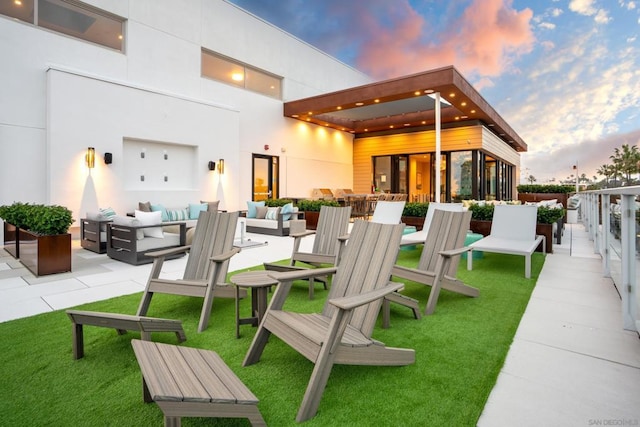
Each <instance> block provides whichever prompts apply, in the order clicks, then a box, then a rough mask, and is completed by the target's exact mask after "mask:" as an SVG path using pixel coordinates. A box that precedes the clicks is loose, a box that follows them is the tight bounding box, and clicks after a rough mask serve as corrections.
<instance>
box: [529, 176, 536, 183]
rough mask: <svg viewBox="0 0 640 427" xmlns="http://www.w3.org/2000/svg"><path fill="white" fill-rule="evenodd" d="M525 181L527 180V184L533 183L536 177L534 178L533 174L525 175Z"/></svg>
mask: <svg viewBox="0 0 640 427" xmlns="http://www.w3.org/2000/svg"><path fill="white" fill-rule="evenodd" d="M527 181H529V184H533V183H534V182H536V181H537V179H536V177H535V176H533V175H529V176H528V177H527Z"/></svg>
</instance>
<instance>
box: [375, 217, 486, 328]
mask: <svg viewBox="0 0 640 427" xmlns="http://www.w3.org/2000/svg"><path fill="white" fill-rule="evenodd" d="M470 222H471V211H466V212H452V211H444V210H440V209H436V210H435V211H434V213H433V217H432V218H431V226H430V227H429V231H428V233H427V237H426V239H425V241H424V242H423V243H424V248H423V249H422V255H421V256H420V261H419V262H418V266H417V268H409V267H404V266H400V265H395V266H394V267H393V270H392V272H391V274H392V275H393V277H398V278H401V279H407V280H411V281H414V282H418V283H421V284H423V285H427V286H431V292H430V293H429V300H428V301H427V304H426V306H425V310H424V314H425V315H430V314H433V312H434V310H435V308H436V304H437V302H438V297H439V295H440V290H441V289H446V290H448V291H452V292H456V293H459V294H463V295H466V296H470V297H477V296H478V295H479V294H480V292H479V291H478V289H476V288H473V287H471V286H468V285H465V284H464V283H463V282H462V281H460V280H458V279H457V278H456V274H457V271H458V264H459V262H460V255H461V254H462V253H464V252H466V251H468V250H469V248H467V247H465V246H464V241H465V237H466V234H467V230H468V229H469V223H470ZM393 296H394V295H393V294H392V295H391V296H390V297H388V299H389V300H390V301H392V302H398V301H394V300H393V299H392V298H393ZM401 304H402V303H401ZM388 309H389V308H388V305H385V318H386V319H388V314H387V313H388Z"/></svg>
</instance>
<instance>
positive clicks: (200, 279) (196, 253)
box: [137, 211, 246, 332]
mask: <svg viewBox="0 0 640 427" xmlns="http://www.w3.org/2000/svg"><path fill="white" fill-rule="evenodd" d="M237 221H238V212H219V211H214V212H208V211H204V212H200V216H199V217H198V223H197V225H196V229H195V232H194V235H193V242H192V244H191V245H190V246H181V247H178V248H174V249H167V250H164V251H157V252H149V253H147V254H146V255H147V256H149V257H152V258H153V267H152V268H151V274H150V275H149V280H148V281H147V287H146V288H145V290H144V294H143V295H142V300H141V301H140V306H139V307H138V313H137V314H138V316H146V314H147V311H148V310H149V305H150V304H151V298H152V297H153V294H154V293H163V294H173V295H186V296H192V297H201V298H204V301H203V303H202V312H201V314H200V323H199V324H198V332H202V331H203V330H205V329H206V328H207V325H208V324H209V316H210V315H211V307H212V305H213V298H214V297H222V298H235V297H236V295H235V291H234V289H233V287H232V286H230V285H228V284H226V283H225V280H226V277H227V270H228V269H229V259H231V257H232V256H233V255H235V254H237V253H238V252H239V251H240V249H238V248H234V247H233V238H234V235H235V231H236V223H237ZM178 251H183V252H187V251H188V252H189V258H188V260H187V265H186V267H185V270H184V275H183V277H182V279H176V280H172V279H163V278H160V272H161V270H162V264H163V262H164V260H165V257H167V256H171V255H173V254H175V253H176V252H178ZM245 296H246V291H245V292H244V293H243V294H242V295H241V297H245Z"/></svg>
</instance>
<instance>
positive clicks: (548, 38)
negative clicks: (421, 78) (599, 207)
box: [230, 0, 640, 182]
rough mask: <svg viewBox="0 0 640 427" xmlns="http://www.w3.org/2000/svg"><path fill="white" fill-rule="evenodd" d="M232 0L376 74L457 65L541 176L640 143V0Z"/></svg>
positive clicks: (590, 165)
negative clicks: (514, 134)
mask: <svg viewBox="0 0 640 427" xmlns="http://www.w3.org/2000/svg"><path fill="white" fill-rule="evenodd" d="M230 1H231V2H232V3H234V4H237V5H238V6H240V7H242V8H244V9H246V10H248V11H249V12H251V13H253V14H254V15H256V16H258V17H260V18H262V19H264V20H265V21H268V22H270V23H272V24H274V25H276V26H278V27H280V28H282V29H284V30H285V31H287V32H289V33H291V34H293V35H294V36H296V37H298V38H300V39H301V40H304V41H305V42H307V43H309V44H311V45H314V46H316V47H317V48H319V49H321V50H323V51H325V52H327V53H329V54H331V55H333V56H335V57H336V58H338V59H339V60H341V61H343V62H345V63H347V64H349V65H351V66H353V67H355V68H357V69H359V70H361V71H363V72H364V73H366V74H368V75H370V76H372V77H374V78H375V79H380V80H382V79H386V78H392V77H398V76H402V75H406V74H411V73H415V72H420V71H425V70H429V69H433V68H438V67H441V66H445V65H454V66H455V67H456V68H457V69H458V70H459V71H461V72H462V74H463V75H464V76H465V77H466V78H467V79H468V80H469V81H470V82H471V83H472V84H473V85H474V86H475V88H476V89H477V90H479V91H480V93H481V94H482V96H484V97H485V98H486V99H487V101H489V103H490V104H491V105H492V106H493V107H494V108H495V109H496V110H497V111H498V113H499V114H500V115H501V116H502V117H504V118H505V119H506V120H507V122H508V123H509V124H510V125H511V126H512V127H513V128H514V129H515V130H516V132H518V134H519V135H520V136H521V137H522V138H523V139H524V141H525V142H526V143H527V144H528V146H529V151H528V152H527V153H524V154H523V156H522V168H523V174H526V175H533V176H534V177H536V178H537V180H538V182H545V181H547V180H550V179H552V178H555V179H556V180H562V179H566V178H567V177H568V176H569V175H570V174H572V173H573V171H572V166H573V165H574V164H576V163H577V164H578V170H579V174H583V173H584V174H586V175H587V177H589V178H592V177H593V176H594V175H596V169H597V168H598V167H599V166H601V165H603V164H605V163H609V162H610V160H609V156H610V155H611V154H612V153H613V149H614V148H615V147H620V146H621V145H622V144H630V145H638V144H640V54H639V46H640V39H639V36H640V0H633V1H631V0H536V1H534V0H529V1H524V0H230ZM601 178H602V177H600V176H599V177H598V179H601Z"/></svg>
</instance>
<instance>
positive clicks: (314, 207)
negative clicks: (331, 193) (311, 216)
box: [298, 200, 340, 212]
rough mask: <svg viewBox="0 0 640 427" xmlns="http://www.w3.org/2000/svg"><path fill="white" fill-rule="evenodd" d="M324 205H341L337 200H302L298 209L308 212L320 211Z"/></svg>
mask: <svg viewBox="0 0 640 427" xmlns="http://www.w3.org/2000/svg"><path fill="white" fill-rule="evenodd" d="M322 206H340V203H338V202H336V201H335V200H300V201H299V202H298V210H301V211H306V212H320V208H321V207H322Z"/></svg>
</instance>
